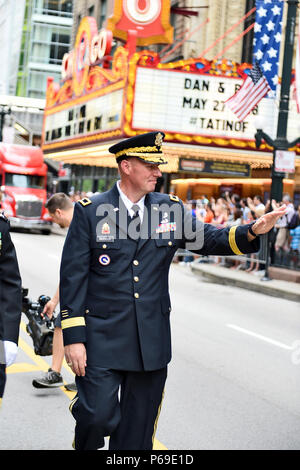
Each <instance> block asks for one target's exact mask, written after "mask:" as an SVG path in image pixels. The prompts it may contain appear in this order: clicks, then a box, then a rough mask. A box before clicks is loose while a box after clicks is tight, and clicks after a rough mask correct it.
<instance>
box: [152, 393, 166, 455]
mask: <svg viewBox="0 0 300 470" xmlns="http://www.w3.org/2000/svg"><path fill="white" fill-rule="evenodd" d="M164 396H165V390H163V392H162V396H161V402H160V405H159V407H158V412H157V416H156V420H155V423H154V429H153V434H152V447H153V444H154V438H155V434H156V429H157V423H158V418H159V415H160V412H161V406H162V402H163V399H164Z"/></svg>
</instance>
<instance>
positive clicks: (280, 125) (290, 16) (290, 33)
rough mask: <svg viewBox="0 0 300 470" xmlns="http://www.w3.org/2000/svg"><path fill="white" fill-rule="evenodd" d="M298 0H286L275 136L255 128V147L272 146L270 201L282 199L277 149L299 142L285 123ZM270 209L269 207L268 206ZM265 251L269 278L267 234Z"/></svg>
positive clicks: (281, 175)
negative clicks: (276, 161)
mask: <svg viewBox="0 0 300 470" xmlns="http://www.w3.org/2000/svg"><path fill="white" fill-rule="evenodd" d="M298 3H299V0H287V4H288V12H287V20H286V31H285V43H284V57H283V66H282V79H281V90H280V102H279V113H278V121H277V136H276V139H275V140H273V139H272V138H271V137H270V136H269V135H268V134H266V133H265V132H264V131H263V130H262V129H257V132H256V134H255V142H256V147H257V148H259V147H260V145H261V142H262V139H263V140H265V142H266V143H267V144H268V145H270V146H271V147H273V165H272V184H271V193H270V201H272V199H275V200H276V201H282V192H283V178H284V173H279V172H277V171H276V170H275V157H276V152H277V150H288V149H290V148H292V147H294V146H295V145H297V144H298V143H299V142H300V137H298V138H297V139H295V140H294V141H292V142H288V141H287V136H286V134H287V123H288V114H289V100H290V86H291V78H292V61H293V52H294V39H295V26H296V14H297V7H298ZM270 210H271V207H270ZM266 251H267V253H266V265H265V275H264V277H263V278H262V280H269V279H270V277H269V253H270V242H269V234H268V237H267V250H266Z"/></svg>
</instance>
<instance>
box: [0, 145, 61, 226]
mask: <svg viewBox="0 0 300 470" xmlns="http://www.w3.org/2000/svg"><path fill="white" fill-rule="evenodd" d="M0 178H1V180H0V181H1V192H2V201H1V205H2V209H3V210H4V213H5V215H6V216H7V217H8V218H9V221H10V225H11V227H20V228H26V229H38V230H41V231H42V232H43V233H44V234H49V233H50V232H51V225H52V222H51V218H50V216H49V214H48V211H47V209H46V208H45V203H46V199H47V191H46V185H47V165H46V164H45V163H44V156H43V152H42V150H41V149H40V148H39V147H31V146H27V145H15V144H3V143H1V142H0Z"/></svg>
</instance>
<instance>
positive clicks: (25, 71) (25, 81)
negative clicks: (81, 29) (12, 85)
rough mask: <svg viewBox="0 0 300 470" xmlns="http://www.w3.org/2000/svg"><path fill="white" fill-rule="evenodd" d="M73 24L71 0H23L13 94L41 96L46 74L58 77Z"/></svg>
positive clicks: (57, 78) (56, 78) (43, 90)
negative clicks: (18, 58)
mask: <svg viewBox="0 0 300 470" xmlns="http://www.w3.org/2000/svg"><path fill="white" fill-rule="evenodd" d="M72 24H73V15H72V1H70V0H65V1H64V0H26V4H25V13H24V23H23V30H22V42H21V50H20V60H19V69H18V80H17V88H16V95H18V96H26V97H28V98H39V99H42V98H44V97H45V92H46V87H47V78H48V77H49V76H52V77H53V78H54V79H55V80H59V79H60V73H61V64H62V59H63V56H64V54H65V53H66V52H67V51H68V50H69V48H70V44H71V32H72Z"/></svg>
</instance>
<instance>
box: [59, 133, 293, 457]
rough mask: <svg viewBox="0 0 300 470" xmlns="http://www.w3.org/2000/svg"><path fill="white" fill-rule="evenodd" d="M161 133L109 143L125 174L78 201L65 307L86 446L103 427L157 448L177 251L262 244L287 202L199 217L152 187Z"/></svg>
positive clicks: (117, 442) (67, 248)
mask: <svg viewBox="0 0 300 470" xmlns="http://www.w3.org/2000/svg"><path fill="white" fill-rule="evenodd" d="M163 137H164V134H163V133H161V132H150V133H147V134H143V135H139V136H136V137H132V138H129V139H127V140H124V141H122V142H120V143H117V144H116V145H114V146H112V147H111V148H110V151H111V152H112V153H114V154H115V157H116V160H117V162H118V165H119V172H120V177H121V179H120V181H118V182H117V183H116V184H115V186H114V187H113V188H112V189H111V190H109V191H107V192H105V193H103V194H99V195H96V196H93V197H91V199H88V198H84V199H82V200H81V201H79V202H78V203H76V205H75V210H74V217H73V220H72V223H71V226H70V229H69V232H68V235H67V238H66V242H65V245H64V249H63V255H62V261H61V272H60V299H61V315H62V329H63V337H64V344H65V355H66V359H67V362H68V363H69V365H70V366H71V368H72V370H73V371H74V373H75V374H76V384H77V389H78V394H77V396H76V397H75V399H74V400H73V401H72V403H71V405H70V410H71V412H72V414H73V416H74V418H75V420H76V427H75V440H74V448H75V449H78V450H88V449H98V448H100V447H103V445H104V436H110V441H109V448H110V450H147V449H148V450H149V449H152V446H153V438H154V434H155V430H156V425H157V419H158V415H159V411H160V406H161V401H162V396H163V391H164V385H165V380H166V376H167V364H168V363H169V362H170V360H171V335H170V311H171V303H170V297H169V288H168V273H169V267H170V264H171V261H172V258H173V256H174V254H175V252H176V250H177V249H178V248H184V247H187V248H189V249H192V250H193V251H194V252H195V253H199V254H203V255H209V254H211V255H232V254H242V253H252V252H257V251H258V249H259V237H257V235H259V234H261V233H264V232H266V231H268V230H270V228H271V227H272V226H273V225H274V223H275V220H277V218H278V217H280V215H282V212H283V211H284V209H282V210H281V211H277V212H278V213H277V212H276V213H275V212H274V213H272V214H268V215H267V216H264V217H263V218H261V219H260V220H259V221H257V222H256V223H255V224H253V226H252V227H251V226H250V225H243V226H239V227H232V228H230V229H229V228H228V229H227V228H225V229H222V230H220V229H216V228H214V227H213V226H211V225H209V224H202V223H200V222H199V221H197V220H196V219H195V218H194V217H192V216H191V215H190V214H189V213H186V212H185V209H184V206H183V204H182V202H181V201H180V200H179V199H178V198H177V197H175V196H170V195H165V194H161V193H155V192H153V191H154V189H155V185H156V182H157V178H158V177H160V176H161V172H160V169H159V165H161V164H164V163H166V161H165V159H164V156H163V153H162V141H163ZM199 308H201V306H199ZM119 387H120V398H119V396H118V391H119Z"/></svg>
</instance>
